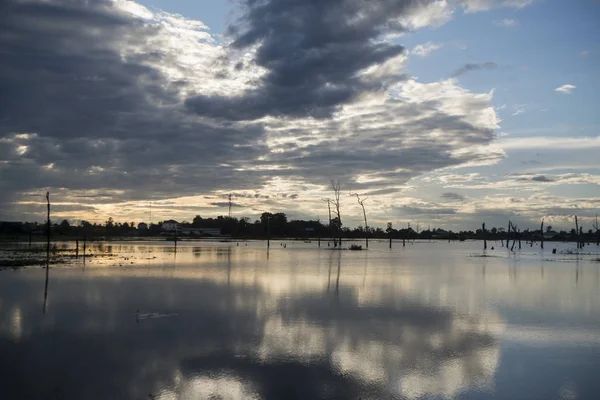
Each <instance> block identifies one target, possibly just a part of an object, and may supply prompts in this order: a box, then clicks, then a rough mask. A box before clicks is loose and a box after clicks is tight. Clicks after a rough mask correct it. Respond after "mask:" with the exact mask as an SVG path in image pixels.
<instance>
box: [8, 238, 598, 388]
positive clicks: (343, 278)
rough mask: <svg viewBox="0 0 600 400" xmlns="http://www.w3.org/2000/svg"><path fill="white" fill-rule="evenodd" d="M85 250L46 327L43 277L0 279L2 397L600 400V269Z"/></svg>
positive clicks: (380, 246) (497, 258)
mask: <svg viewBox="0 0 600 400" xmlns="http://www.w3.org/2000/svg"><path fill="white" fill-rule="evenodd" d="M94 250H95V251H103V252H106V253H110V254H114V255H116V256H114V257H106V258H97V259H95V260H90V261H88V262H87V263H86V265H85V267H84V266H83V265H82V264H81V263H75V264H71V265H69V266H64V267H61V266H55V267H53V268H51V269H50V273H49V281H48V297H47V299H46V304H45V313H44V287H45V276H46V274H45V270H44V269H40V268H29V269H26V270H17V271H12V270H5V271H2V272H0V399H77V400H79V399H140V400H141V399H358V398H359V397H360V398H362V399H421V398H426V399H429V398H431V399H445V398H458V399H479V398H482V399H511V400H512V399H600V281H599V270H600V263H598V262H596V261H594V260H595V259H596V258H598V256H597V255H593V254H591V255H590V254H586V255H573V254H565V253H564V252H563V251H562V250H564V249H559V252H558V254H556V255H553V254H551V251H550V250H549V249H547V250H546V252H545V253H544V254H540V252H539V249H537V248H535V247H534V248H527V249H525V250H524V251H523V253H522V254H521V255H517V256H515V255H512V254H511V253H509V252H507V251H506V249H501V248H499V246H497V245H496V250H494V251H488V253H487V254H488V255H492V256H494V257H478V255H481V254H482V252H481V250H480V244H479V243H468V242H467V243H454V244H447V243H443V242H440V243H416V244H414V245H412V244H411V245H408V246H407V247H406V248H404V249H403V248H402V247H401V246H396V248H394V249H393V250H391V251H390V250H389V249H388V248H387V244H385V243H372V244H371V249H370V250H369V251H362V252H351V251H344V252H339V251H332V250H328V249H327V248H326V247H324V248H321V249H320V250H319V249H318V248H317V247H316V243H310V244H308V243H290V244H288V246H287V248H285V249H284V248H282V247H281V246H279V244H278V243H272V247H271V251H270V252H269V255H268V258H267V254H266V252H265V249H264V244H263V243H250V244H249V245H248V246H246V245H245V244H243V243H242V244H241V245H240V246H239V247H238V246H236V244H235V243H213V244H201V245H197V244H196V245H194V244H189V243H180V244H179V246H178V252H177V254H175V253H173V252H172V248H169V247H165V244H164V243H154V244H152V243H134V244H127V245H119V244H110V243H108V244H102V246H101V248H100V249H98V248H95V249H94ZM585 251H586V253H588V252H590V251H592V252H593V251H598V249H597V248H596V247H595V246H591V247H589V248H587V249H586V250H585Z"/></svg>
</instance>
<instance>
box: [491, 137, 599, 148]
mask: <svg viewBox="0 0 600 400" xmlns="http://www.w3.org/2000/svg"><path fill="white" fill-rule="evenodd" d="M496 144H497V145H498V146H500V147H502V148H503V149H504V150H511V149H540V148H543V149H573V150H575V149H592V148H600V136H587V137H566V136H564V137H560V136H534V137H520V138H518V137H512V138H508V139H500V140H499V141H497V142H496Z"/></svg>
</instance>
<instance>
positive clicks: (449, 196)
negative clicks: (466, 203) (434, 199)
mask: <svg viewBox="0 0 600 400" xmlns="http://www.w3.org/2000/svg"><path fill="white" fill-rule="evenodd" d="M440 197H441V198H442V199H445V200H451V201H463V200H464V199H465V196H463V195H462V194H458V193H454V192H446V193H442V195H441V196H440Z"/></svg>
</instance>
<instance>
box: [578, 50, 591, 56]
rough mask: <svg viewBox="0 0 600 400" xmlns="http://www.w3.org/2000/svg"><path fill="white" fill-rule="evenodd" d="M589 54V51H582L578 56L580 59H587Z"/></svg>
mask: <svg viewBox="0 0 600 400" xmlns="http://www.w3.org/2000/svg"><path fill="white" fill-rule="evenodd" d="M590 53H591V51H589V50H583V51H582V52H581V53H580V55H581V57H587V56H589V55H590Z"/></svg>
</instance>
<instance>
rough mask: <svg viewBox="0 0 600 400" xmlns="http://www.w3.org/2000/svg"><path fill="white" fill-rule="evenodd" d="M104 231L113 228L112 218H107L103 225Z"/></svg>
mask: <svg viewBox="0 0 600 400" xmlns="http://www.w3.org/2000/svg"><path fill="white" fill-rule="evenodd" d="M105 226H106V229H112V228H114V227H115V221H114V220H113V217H108V220H107V221H106V223H105Z"/></svg>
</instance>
